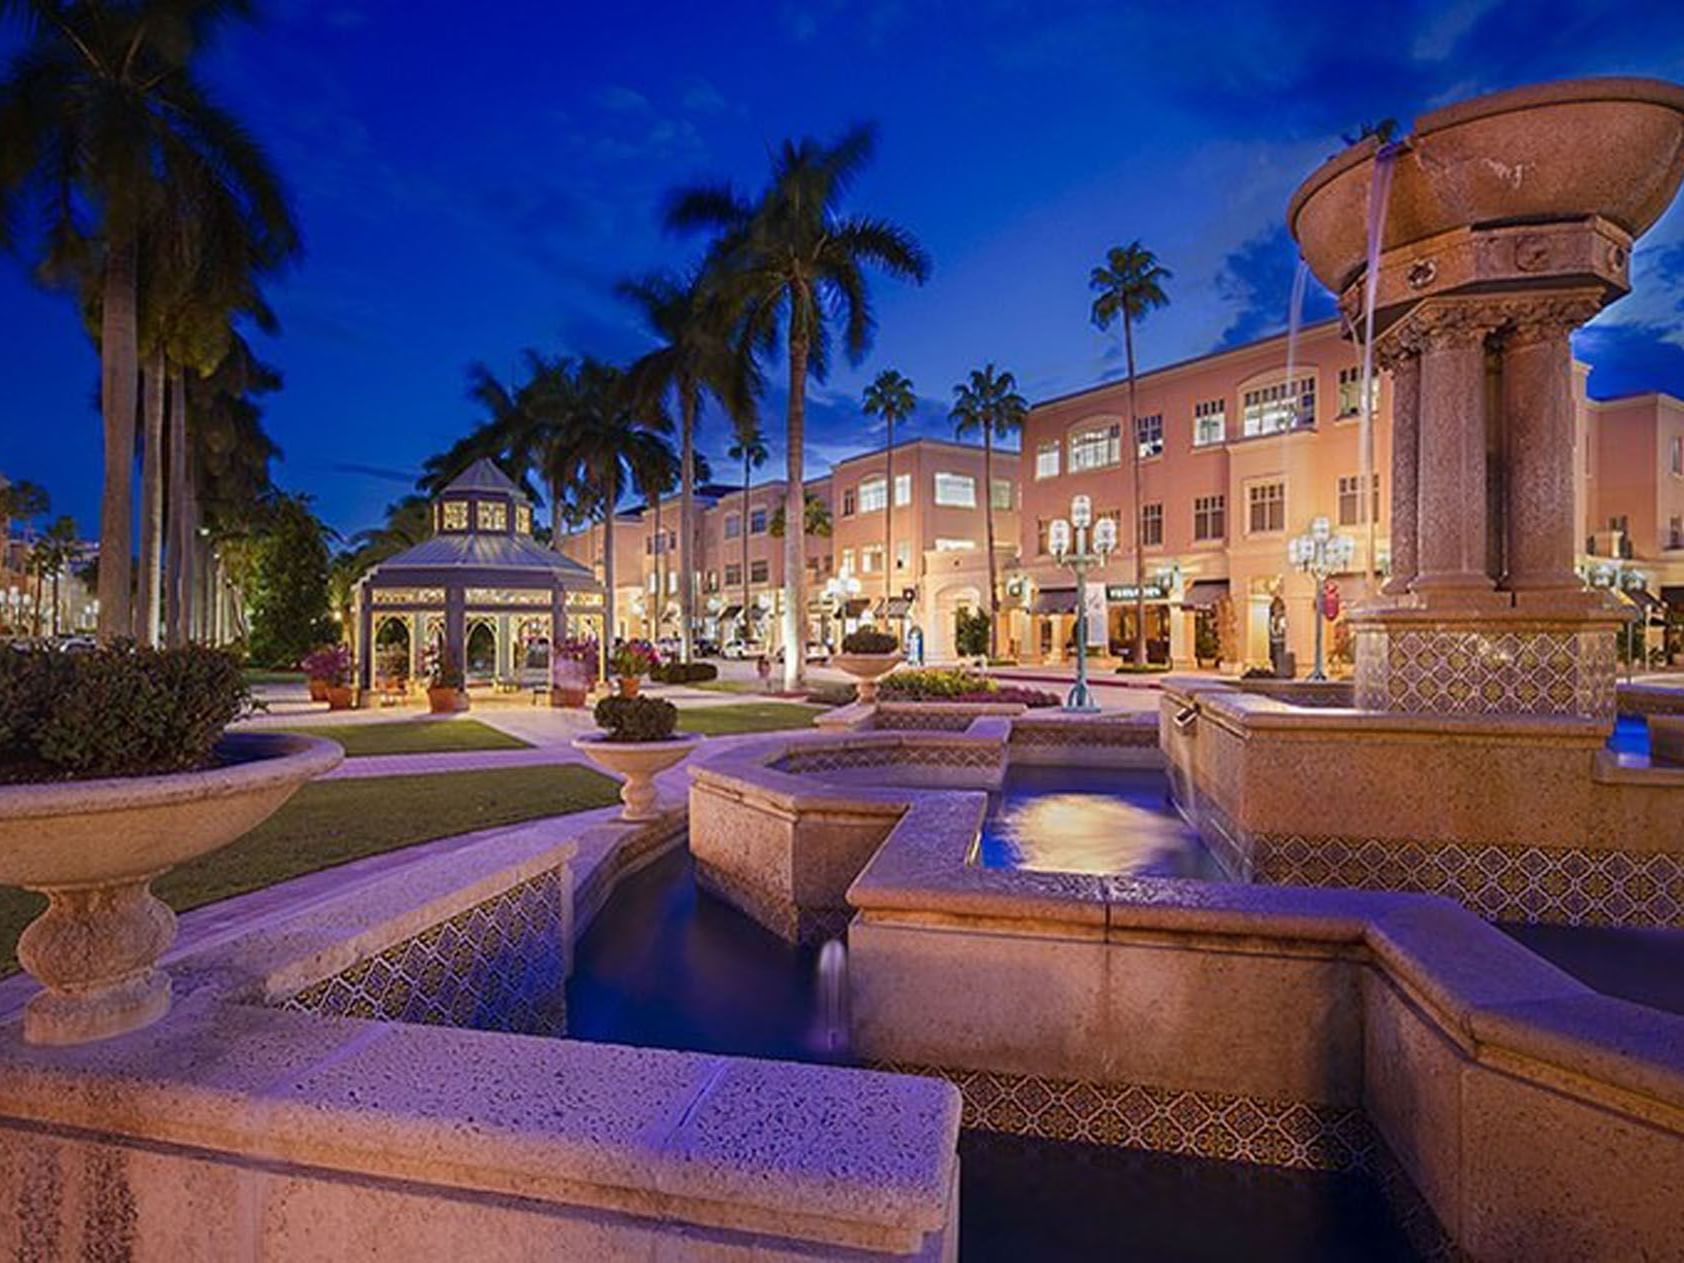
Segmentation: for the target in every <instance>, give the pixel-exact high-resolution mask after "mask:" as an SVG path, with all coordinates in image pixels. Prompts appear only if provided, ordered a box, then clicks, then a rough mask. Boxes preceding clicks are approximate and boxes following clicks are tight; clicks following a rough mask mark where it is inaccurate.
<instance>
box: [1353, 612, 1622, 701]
mask: <svg viewBox="0 0 1684 1263" xmlns="http://www.w3.org/2000/svg"><path fill="white" fill-rule="evenodd" d="M1614 677H1615V648H1614V635H1613V633H1612V632H1611V631H1608V630H1606V629H1600V630H1594V631H1590V630H1576V631H1548V630H1545V631H1523V632H1522V631H1513V632H1505V631H1491V632H1485V631H1479V630H1470V629H1465V628H1444V627H1428V628H1408V627H1405V628H1389V627H1359V628H1358V629H1357V632H1356V679H1357V691H1356V704H1357V707H1358V709H1360V710H1383V711H1406V712H1411V713H1423V714H1435V715H1489V714H1503V715H1588V716H1592V717H1594V718H1610V719H1611V718H1612V717H1613V715H1614Z"/></svg>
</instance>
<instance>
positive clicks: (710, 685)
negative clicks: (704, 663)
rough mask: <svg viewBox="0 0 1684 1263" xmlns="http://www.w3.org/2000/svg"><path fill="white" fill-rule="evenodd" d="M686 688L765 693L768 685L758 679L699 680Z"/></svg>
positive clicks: (721, 691)
mask: <svg viewBox="0 0 1684 1263" xmlns="http://www.w3.org/2000/svg"><path fill="white" fill-rule="evenodd" d="M684 687H685V688H691V689H706V690H707V691H708V692H709V693H764V692H765V691H766V687H765V686H764V685H763V684H761V683H760V682H759V681H758V680H698V681H696V682H695V683H694V684H686V685H685V686H684Z"/></svg>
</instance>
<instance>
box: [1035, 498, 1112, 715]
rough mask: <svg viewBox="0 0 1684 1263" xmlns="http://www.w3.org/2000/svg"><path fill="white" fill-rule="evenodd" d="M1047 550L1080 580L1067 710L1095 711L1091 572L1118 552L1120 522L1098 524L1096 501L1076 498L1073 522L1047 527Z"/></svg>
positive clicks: (1056, 521)
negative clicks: (1090, 633) (1090, 684)
mask: <svg viewBox="0 0 1684 1263" xmlns="http://www.w3.org/2000/svg"><path fill="white" fill-rule="evenodd" d="M1090 528H1091V531H1090ZM1072 541H1074V543H1073V544H1072ZM1047 546H1048V548H1050V549H1051V550H1052V555H1053V561H1054V562H1055V563H1057V564H1058V565H1060V566H1068V567H1069V568H1070V570H1071V571H1072V572H1073V573H1074V574H1075V576H1076V686H1075V687H1074V688H1072V689H1071V690H1070V696H1069V697H1067V698H1066V699H1065V701H1064V709H1065V710H1076V711H1095V710H1098V709H1099V707H1098V706H1096V705H1095V704H1094V700H1093V694H1092V692H1090V691H1089V689H1088V571H1089V569H1091V568H1092V567H1094V566H1103V565H1104V564H1105V559H1106V558H1107V557H1109V556H1110V555H1111V554H1112V552H1114V551H1115V550H1116V547H1117V522H1116V519H1115V518H1109V517H1102V518H1100V519H1099V521H1098V523H1095V522H1094V520H1093V501H1092V500H1090V499H1088V497H1087V496H1076V497H1075V498H1073V499H1072V500H1071V501H1070V519H1069V521H1066V520H1065V519H1064V518H1055V519H1054V520H1053V521H1052V522H1051V523H1050V524H1049V525H1048V526H1047Z"/></svg>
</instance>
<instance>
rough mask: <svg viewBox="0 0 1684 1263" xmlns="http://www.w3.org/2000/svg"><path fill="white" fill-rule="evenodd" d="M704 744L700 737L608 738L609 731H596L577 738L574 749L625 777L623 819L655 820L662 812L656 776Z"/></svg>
mask: <svg viewBox="0 0 1684 1263" xmlns="http://www.w3.org/2000/svg"><path fill="white" fill-rule="evenodd" d="M701 743H702V738H701V737H699V736H689V737H673V738H671V739H670V740H667V741H609V740H607V739H606V734H604V733H600V732H596V733H587V734H585V735H584V736H582V737H575V738H574V739H573V748H574V749H575V750H582V751H584V753H585V756H586V757H587V758H589V759H590V760H591V762H593V763H595V764H597V765H598V766H599V767H601V768H602V769H603V770H604V771H607V772H610V773H613V774H614V775H616V776H620V777H623V778H624V783H623V784H622V785H621V786H620V801H621V802H622V803H624V804H625V807H624V808H623V809H622V810H621V812H620V819H621V820H629V821H637V820H653V819H654V818H655V817H656V816H659V815H660V814H661V809H660V807H659V805H658V803H657V801H656V800H657V795H656V792H655V777H656V776H657V775H658V774H660V773H661V772H664V771H666V770H667V769H668V768H669V767H672V766H673V765H674V764H675V763H678V762H679V761H681V760H682V759H683V758H684V757H685V756H686V755H688V754H689V753H690V752H691V751H692V750H694V749H695V748H696V747H697V746H699V745H701Z"/></svg>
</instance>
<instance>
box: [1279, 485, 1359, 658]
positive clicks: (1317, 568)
mask: <svg viewBox="0 0 1684 1263" xmlns="http://www.w3.org/2000/svg"><path fill="white" fill-rule="evenodd" d="M1355 555H1356V541H1354V540H1353V539H1351V537H1350V536H1349V535H1335V534H1334V533H1333V524H1332V523H1331V522H1329V521H1328V520H1327V519H1326V518H1324V517H1318V518H1317V519H1316V520H1315V521H1313V522H1311V523H1310V529H1309V531H1308V532H1306V533H1305V534H1303V535H1300V536H1298V537H1297V538H1296V539H1294V540H1292V541H1290V542H1289V543H1288V544H1287V557H1288V558H1289V559H1290V560H1291V561H1292V564H1293V565H1294V566H1296V567H1297V568H1298V569H1299V570H1301V571H1303V572H1304V573H1305V574H1307V575H1309V576H1310V577H1311V578H1312V579H1314V580H1315V583H1316V665H1315V669H1314V670H1313V671H1311V672H1310V679H1312V680H1325V679H1327V675H1326V673H1325V672H1324V671H1323V670H1322V630H1321V625H1322V613H1323V611H1324V609H1325V608H1326V607H1325V604H1324V602H1325V601H1326V599H1327V581H1328V579H1329V577H1331V576H1332V575H1336V574H1341V573H1343V572H1344V571H1346V570H1349V569H1350V568H1351V559H1352V558H1353V557H1354V556H1355Z"/></svg>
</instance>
